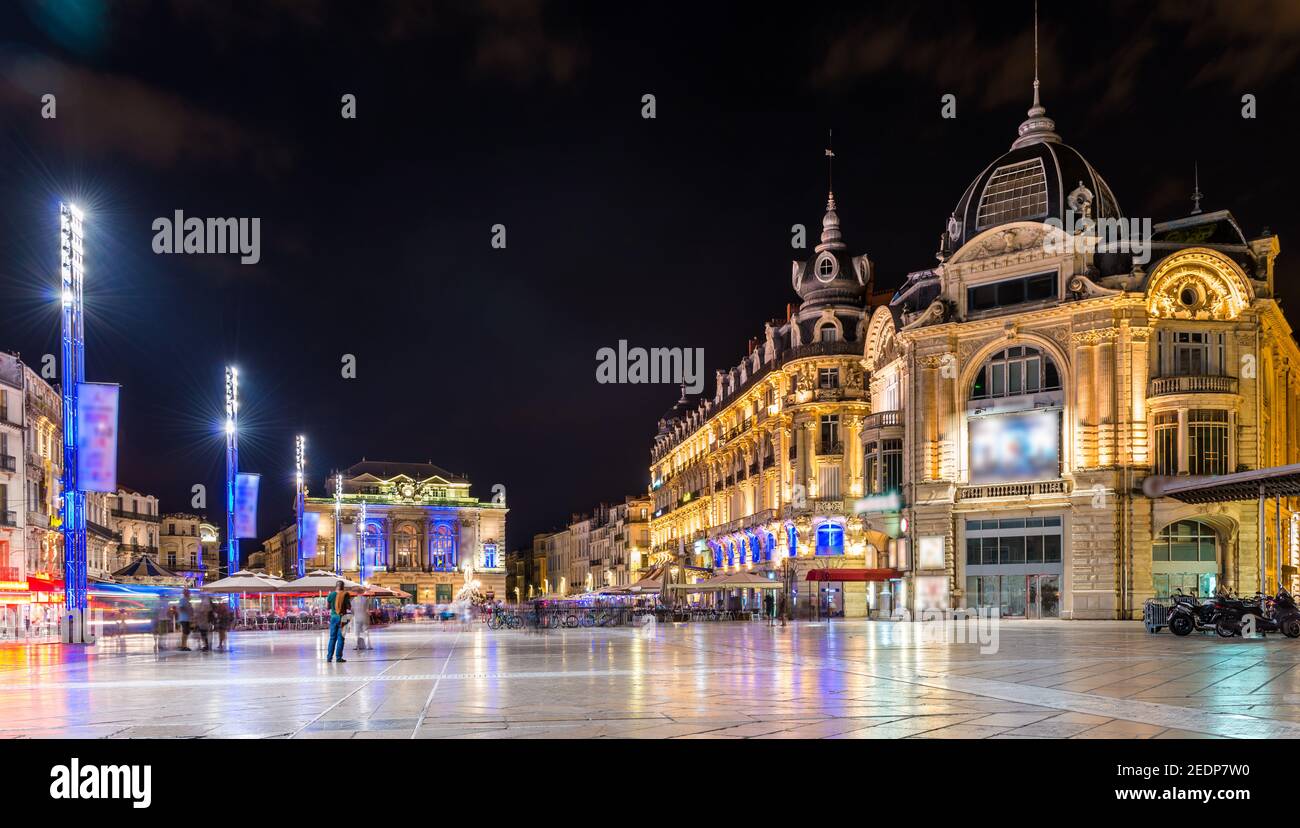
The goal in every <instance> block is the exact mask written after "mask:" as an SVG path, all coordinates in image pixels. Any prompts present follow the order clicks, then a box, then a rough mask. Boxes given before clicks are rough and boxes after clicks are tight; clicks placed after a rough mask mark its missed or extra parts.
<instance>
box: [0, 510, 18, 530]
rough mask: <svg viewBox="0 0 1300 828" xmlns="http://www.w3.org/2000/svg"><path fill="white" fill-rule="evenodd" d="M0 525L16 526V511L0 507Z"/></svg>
mask: <svg viewBox="0 0 1300 828" xmlns="http://www.w3.org/2000/svg"><path fill="white" fill-rule="evenodd" d="M0 526H8V527H10V528H11V529H13V528H17V527H18V513H17V512H15V511H13V510H11V509H0Z"/></svg>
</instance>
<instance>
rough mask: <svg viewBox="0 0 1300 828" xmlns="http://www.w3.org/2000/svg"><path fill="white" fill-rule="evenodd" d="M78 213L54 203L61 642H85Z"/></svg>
mask: <svg viewBox="0 0 1300 828" xmlns="http://www.w3.org/2000/svg"><path fill="white" fill-rule="evenodd" d="M82 218H83V216H82V213H81V211H80V210H78V209H77V207H76V205H75V204H67V203H64V202H60V203H59V264H60V269H61V272H62V291H63V292H62V298H63V370H62V372H61V374H62V375H61V377H60V381H61V385H62V389H63V590H64V591H63V608H64V613H65V616H67V617H69V618H70V621H71V623H69V624H68V625H67V634H66V641H67V642H68V643H73V644H79V643H82V642H84V641H85V630H86V619H85V612H86V606H87V604H86V493H85V492H83V491H81V490H80V489H79V488H78V482H77V383H80V382H85V379H86V365H85V359H86V348H85V336H84V333H85V330H84V326H83V317H82V305H81V285H82V280H83V277H84V276H85V271H84V269H83V267H82V265H83V249H82Z"/></svg>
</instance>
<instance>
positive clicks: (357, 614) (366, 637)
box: [352, 594, 370, 650]
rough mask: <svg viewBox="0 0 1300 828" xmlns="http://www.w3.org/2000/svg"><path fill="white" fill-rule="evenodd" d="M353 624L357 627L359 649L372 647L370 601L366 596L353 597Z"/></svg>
mask: <svg viewBox="0 0 1300 828" xmlns="http://www.w3.org/2000/svg"><path fill="white" fill-rule="evenodd" d="M352 626H353V627H354V628H355V629H356V632H355V634H356V639H357V649H358V650H369V649H370V602H369V601H368V600H367V599H366V596H365V595H364V594H363V595H358V596H356V597H355V598H353V599H352Z"/></svg>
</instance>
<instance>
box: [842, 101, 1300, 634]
mask: <svg viewBox="0 0 1300 828" xmlns="http://www.w3.org/2000/svg"><path fill="white" fill-rule="evenodd" d="M1080 219H1083V220H1084V221H1082V222H1081V221H1079V220H1080ZM1123 220H1124V219H1123V213H1122V212H1121V211H1120V207H1119V204H1118V202H1117V200H1116V199H1115V197H1114V195H1113V194H1112V193H1111V191H1110V188H1109V187H1108V186H1107V185H1106V182H1105V181H1104V180H1103V179H1102V178H1101V176H1100V175H1099V174H1098V173H1097V172H1096V170H1095V169H1094V168H1093V167H1092V166H1091V165H1090V164H1089V163H1088V162H1087V161H1086V160H1085V159H1084V158H1083V157H1082V156H1081V155H1080V154H1079V153H1078V152H1077V151H1075V150H1074V149H1072V148H1070V147H1069V146H1067V145H1065V144H1064V143H1062V142H1061V139H1060V137H1059V136H1058V135H1057V134H1056V132H1055V125H1054V123H1053V122H1052V121H1051V120H1050V119H1049V118H1047V117H1046V112H1045V110H1044V109H1043V108H1042V107H1041V106H1040V105H1039V104H1038V100H1037V94H1035V101H1034V108H1033V109H1031V110H1030V113H1029V118H1028V119H1027V120H1026V121H1025V122H1024V123H1023V124H1022V125H1021V127H1020V130H1019V136H1018V137H1017V139H1016V140H1015V142H1014V143H1013V144H1012V148H1011V150H1010V151H1009V152H1007V153H1006V154H1004V155H1003V156H1001V157H1000V158H998V159H997V160H995V161H994V162H993V163H991V164H990V165H989V166H988V167H987V168H986V169H985V170H984V171H983V172H982V173H980V175H979V176H978V177H977V178H976V179H975V180H974V181H973V182H972V183H971V185H970V186H969V187H968V188H967V190H966V192H965V193H964V194H963V196H962V197H961V200H960V202H959V203H958V205H957V208H956V210H954V211H953V214H952V216H951V217H950V219H949V221H948V227H947V230H946V231H945V233H944V234H943V237H942V242H941V249H940V252H939V260H940V264H939V265H938V266H937V267H935V268H933V269H931V270H925V271H920V272H917V273H912V274H910V275H909V276H908V278H907V281H906V284H904V286H903V287H902V288H901V289H900V290H899V291H898V292H897V293H896V294H895V296H894V297H893V299H892V300H891V302H890V303H889V305H888V306H887V307H881V308H878V309H876V310H875V311H874V313H873V314H872V317H871V321H870V324H869V325H868V329H867V336H866V350H865V352H864V365H865V366H866V368H867V370H868V371H869V372H870V375H871V382H870V388H871V404H872V410H873V412H875V413H874V414H873V415H872V416H873V417H874V418H877V419H878V420H879V421H880V430H879V433H877V432H876V431H875V430H874V429H871V428H868V429H865V430H864V431H863V433H862V435H861V438H860V439H861V446H860V450H861V451H862V452H863V453H864V456H866V457H868V458H870V457H871V456H872V453H873V451H874V452H877V453H878V452H879V451H880V447H881V446H883V445H884V441H885V440H886V439H898V438H900V437H901V439H902V448H903V452H902V469H901V471H902V481H901V486H900V487H899V492H900V494H901V495H902V501H903V509H904V512H903V514H904V516H906V517H907V518H908V519H909V520H910V523H911V525H910V529H909V533H908V534H909V541H910V542H911V543H910V545H911V547H912V548H913V549H914V553H915V554H914V560H912V561H909V562H908V563H909V567H908V570H909V571H908V579H909V580H910V581H911V587H912V589H913V591H914V596H915V600H914V602H913V603H912V604H911V606H912V608H913V609H923V608H929V607H938V608H950V607H959V606H960V607H967V608H972V607H995V608H997V609H998V611H999V612H1000V613H1001V614H1003V615H1009V616H1013V617H1016V616H1023V617H1030V618H1034V617H1041V618H1057V617H1059V618H1081V619H1087V618H1134V617H1140V615H1141V610H1142V602H1143V601H1144V600H1145V599H1146V598H1148V597H1151V596H1153V595H1168V594H1169V593H1170V591H1171V590H1175V589H1177V588H1180V587H1181V588H1183V589H1184V590H1192V589H1195V590H1198V591H1199V592H1200V593H1201V594H1207V593H1208V592H1210V591H1212V590H1213V589H1214V588H1215V587H1217V586H1220V585H1223V586H1226V587H1228V588H1230V589H1233V590H1237V591H1241V592H1244V593H1253V592H1254V590H1255V587H1256V585H1257V584H1258V583H1259V581H1258V577H1259V571H1258V570H1259V565H1258V548H1259V547H1258V543H1259V538H1258V531H1257V529H1256V526H1257V521H1256V510H1257V504H1256V503H1254V502H1246V503H1222V504H1213V505H1211V506H1209V507H1206V506H1190V505H1186V504H1182V503H1179V502H1177V501H1174V500H1171V499H1168V498H1158V497H1154V498H1153V497H1149V496H1147V495H1146V494H1144V491H1145V492H1151V491H1152V483H1153V482H1155V481H1156V480H1159V479H1160V478H1161V477H1168V476H1187V475H1221V474H1226V473H1230V472H1235V471H1238V470H1246V469H1256V468H1264V467H1268V466H1275V465H1281V464H1285V463H1294V462H1296V461H1297V460H1298V459H1300V450H1298V448H1297V447H1298V444H1300V439H1298V438H1300V417H1297V416H1296V406H1297V403H1298V401H1300V377H1298V376H1297V371H1296V368H1297V366H1300V351H1298V350H1297V347H1296V343H1295V341H1294V339H1293V338H1292V332H1291V328H1290V326H1289V325H1288V324H1287V322H1286V320H1285V319H1284V318H1283V315H1282V312H1281V309H1280V307H1279V305H1278V302H1277V300H1276V295H1275V293H1274V288H1273V276H1274V269H1273V263H1274V259H1275V257H1276V256H1277V253H1278V250H1279V247H1278V240H1277V238H1276V237H1274V236H1271V235H1268V234H1267V233H1265V234H1263V235H1261V236H1259V237H1256V238H1247V237H1246V236H1245V235H1244V234H1243V233H1242V231H1241V229H1240V227H1239V226H1238V224H1237V222H1236V220H1235V219H1234V218H1233V217H1232V215H1231V214H1230V213H1228V212H1227V211H1218V212H1210V213H1203V212H1201V211H1200V209H1199V193H1198V194H1197V201H1196V205H1195V206H1194V208H1193V212H1192V214H1191V215H1189V216H1187V217H1185V218H1181V219H1177V220H1173V221H1168V222H1164V223H1159V224H1155V225H1153V226H1150V234H1149V235H1148V236H1147V237H1146V241H1147V242H1149V253H1146V254H1145V255H1144V251H1143V250H1142V249H1141V244H1140V242H1141V241H1142V239H1141V238H1140V237H1139V238H1138V239H1137V240H1138V242H1139V244H1137V245H1133V244H1129V245H1127V246H1128V249H1127V250H1125V249H1124V248H1125V245H1123V244H1119V243H1115V242H1117V241H1118V240H1119V239H1120V238H1121V237H1120V236H1118V235H1116V234H1115V233H1113V232H1111V231H1112V230H1113V229H1114V228H1116V227H1118V226H1119V222H1120V221H1123ZM1125 225H1126V226H1127V227H1128V228H1131V229H1133V230H1137V231H1138V233H1139V234H1142V230H1141V227H1140V225H1138V224H1134V223H1133V222H1132V221H1131V220H1128V221H1126V222H1125ZM1106 233H1110V235H1109V236H1107V235H1104V234H1106ZM1107 242H1111V243H1110V244H1107ZM1148 257H1149V261H1146V262H1143V261H1142V260H1143V259H1146V258H1148ZM1293 509H1294V504H1293V503H1292V504H1288V503H1285V502H1284V503H1283V511H1284V514H1283V518H1282V519H1283V522H1284V523H1285V524H1287V525H1291V512H1292V511H1293ZM1271 510H1272V507H1271V504H1270V513H1271ZM887 516H888V513H884V512H866V513H864V514H863V520H864V521H867V522H874V521H876V520H880V519H882V518H885V517H887ZM1269 525H1270V526H1271V525H1272V517H1271V514H1270V518H1269ZM1294 544H1295V542H1294V540H1291V542H1290V544H1289V548H1284V549H1282V550H1281V554H1282V555H1283V562H1284V564H1286V569H1285V573H1286V576H1285V580H1287V581H1289V582H1291V583H1287V584H1286V585H1287V586H1294V583H1293V582H1294V573H1295V564H1296V559H1295V558H1296V554H1297V551H1296V549H1295V545H1294ZM1269 546H1270V548H1269V550H1268V556H1269V560H1270V561H1275V560H1276V558H1275V557H1274V556H1275V555H1276V554H1277V553H1278V550H1275V549H1272V548H1271V547H1272V542H1271V539H1269ZM1271 567H1272V564H1270V568H1271Z"/></svg>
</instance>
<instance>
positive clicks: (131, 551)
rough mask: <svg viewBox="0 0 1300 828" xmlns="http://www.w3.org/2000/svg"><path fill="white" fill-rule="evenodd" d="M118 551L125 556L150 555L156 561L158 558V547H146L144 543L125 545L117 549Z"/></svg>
mask: <svg viewBox="0 0 1300 828" xmlns="http://www.w3.org/2000/svg"><path fill="white" fill-rule="evenodd" d="M117 551H118V552H119V553H121V554H123V555H133V556H138V555H148V556H149V557H151V558H155V559H156V558H157V557H158V547H156V546H145V545H144V544H142V543H123V544H120V545H119V546H118V547H117Z"/></svg>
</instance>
